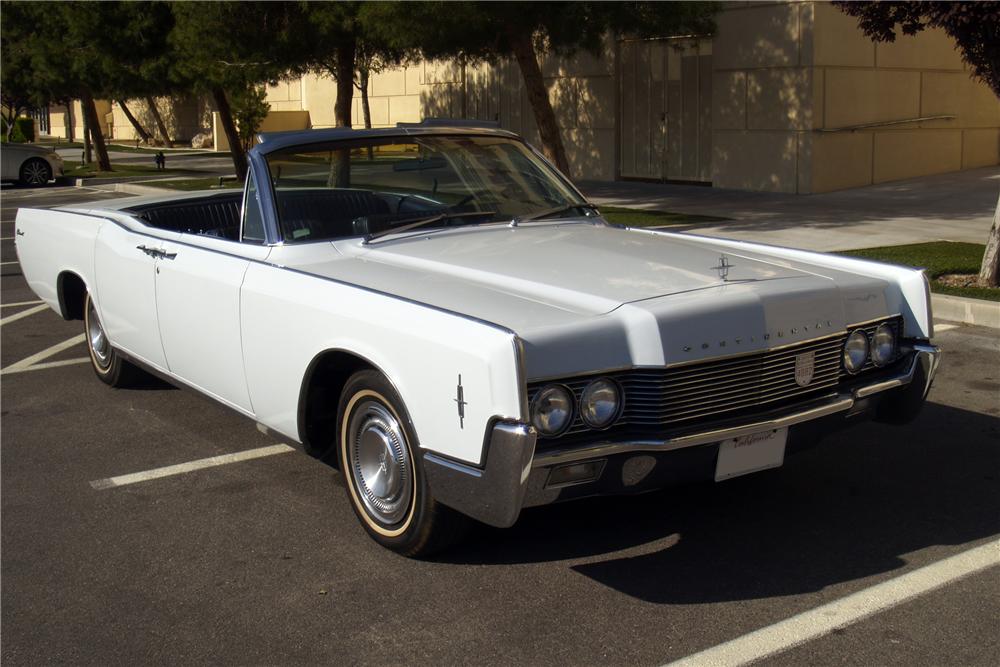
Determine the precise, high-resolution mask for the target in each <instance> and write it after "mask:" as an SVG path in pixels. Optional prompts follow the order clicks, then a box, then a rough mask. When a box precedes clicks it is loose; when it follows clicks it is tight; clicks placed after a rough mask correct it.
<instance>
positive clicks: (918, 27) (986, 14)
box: [834, 2, 1000, 287]
mask: <svg viewBox="0 0 1000 667" xmlns="http://www.w3.org/2000/svg"><path fill="white" fill-rule="evenodd" d="M834 4H835V5H836V6H837V8H838V9H840V11H842V12H844V13H845V14H847V15H849V16H853V17H855V18H857V19H858V27H860V28H861V30H862V31H863V32H864V33H865V34H866V35H868V37H870V38H871V39H872V40H873V41H876V42H894V41H895V40H896V37H897V35H898V33H902V34H903V35H916V34H917V33H919V32H921V31H923V30H926V29H928V28H940V29H941V30H944V31H945V33H947V35H948V36H949V37H951V38H952V39H953V40H955V44H956V45H957V46H958V50H959V52H960V53H961V54H962V59H963V60H964V61H965V62H966V63H968V64H969V67H970V68H971V69H972V76H973V77H975V78H977V79H979V80H980V81H982V82H984V83H985V84H986V85H987V86H989V87H990V88H991V89H992V90H993V93H994V94H995V95H997V96H998V97H1000V2H834ZM979 280H980V282H981V283H982V284H983V285H986V286H988V287H997V286H998V284H1000V200H998V201H997V208H996V210H995V211H994V213H993V226H992V227H991V228H990V235H989V238H988V239H987V241H986V252H985V253H984V254H983V263H982V267H981V268H980V270H979Z"/></svg>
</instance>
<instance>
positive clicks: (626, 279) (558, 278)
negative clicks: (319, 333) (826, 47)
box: [338, 222, 811, 315]
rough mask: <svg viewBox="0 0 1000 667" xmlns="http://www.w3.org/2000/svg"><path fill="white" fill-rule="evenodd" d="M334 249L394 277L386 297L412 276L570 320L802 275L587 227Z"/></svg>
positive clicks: (445, 235)
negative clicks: (528, 304) (512, 299)
mask: <svg viewBox="0 0 1000 667" xmlns="http://www.w3.org/2000/svg"><path fill="white" fill-rule="evenodd" d="M338 249H339V250H340V251H341V252H342V253H343V254H344V255H346V256H348V257H354V258H355V259H357V260H359V261H360V262H361V263H364V264H367V265H369V266H370V268H372V269H374V268H375V267H379V269H380V271H377V272H374V273H378V274H379V275H386V271H387V270H388V271H389V272H390V274H394V275H397V276H398V280H397V282H398V284H397V285H395V286H393V285H389V284H383V285H381V286H380V288H382V289H387V290H388V291H393V292H395V293H399V292H400V291H402V292H406V291H408V288H412V285H413V280H414V277H415V276H417V275H419V276H423V277H428V276H436V277H438V278H440V279H441V281H440V283H441V285H442V288H444V289H446V286H447V285H448V284H457V283H459V282H461V283H464V284H465V285H475V286H478V287H481V288H485V289H487V290H490V291H494V292H502V293H505V294H508V295H512V296H516V297H520V298H522V299H526V300H530V301H532V302H535V303H540V304H545V305H547V306H551V307H554V308H558V309H560V310H563V311H569V312H571V313H575V314H578V315H601V314H604V313H608V312H610V311H612V310H615V309H616V308H618V307H620V306H621V305H622V304H625V303H631V302H636V301H643V300H646V299H653V298H656V297H661V296H667V295H673V294H679V293H683V292H693V291H696V290H703V289H707V288H713V287H718V286H720V285H732V284H738V283H753V282H760V281H772V280H794V279H797V278H803V277H808V276H810V275H811V274H809V273H806V272H804V271H801V270H797V269H794V268H789V267H787V266H780V265H778V264H775V263H770V262H768V261H766V260H763V259H760V258H750V257H747V256H742V255H738V254H735V253H730V252H727V253H725V259H723V256H722V254H721V253H720V252H719V251H718V250H716V249H713V248H710V247H706V246H704V245H703V244H700V243H699V242H698V241H697V240H694V239H692V240H690V241H688V240H682V239H678V238H677V237H666V236H653V235H636V234H630V233H628V232H625V231H623V230H621V229H619V228H615V227H609V226H605V225H602V224H596V225H595V224H592V223H591V222H571V223H562V224H552V223H540V224H527V225H520V226H517V227H508V226H503V227H500V226H494V227H479V228H464V229H455V230H448V231H435V232H433V233H426V232H424V233H421V234H417V235H411V236H407V237H405V238H398V237H397V238H388V239H380V240H378V241H375V242H372V243H370V244H368V245H362V244H360V243H358V242H356V241H354V242H349V243H343V244H338ZM723 264H726V265H729V266H728V267H726V268H720V267H722V266H723ZM393 269H395V270H398V271H392V270H393ZM366 273H367V271H366Z"/></svg>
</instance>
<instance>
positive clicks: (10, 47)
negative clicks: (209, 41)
mask: <svg viewBox="0 0 1000 667" xmlns="http://www.w3.org/2000/svg"><path fill="white" fill-rule="evenodd" d="M170 29H171V19H170V10H169V7H168V5H167V4H166V3H164V2H146V3H128V2H101V3H91V2H61V3H30V2H6V3H4V20H3V43H4V67H3V68H2V72H3V88H4V89H5V93H4V94H5V97H6V96H8V95H9V96H10V98H11V104H12V106H14V105H15V104H16V102H15V100H19V101H20V102H19V103H20V104H22V105H25V104H30V105H32V106H42V105H45V104H49V103H52V102H62V103H68V102H69V101H70V100H72V99H80V100H83V101H84V103H85V107H86V108H84V116H85V118H86V119H87V123H86V124H87V125H88V126H89V130H90V134H91V137H93V139H94V143H95V145H96V146H97V150H98V161H99V163H100V167H101V169H103V170H110V168H111V162H110V159H109V158H108V155H107V149H106V147H105V146H104V137H103V135H101V132H100V128H99V127H95V125H98V124H99V120H100V119H98V118H97V112H96V108H95V107H94V106H93V104H92V100H93V99H94V98H106V99H118V98H124V97H130V96H136V95H142V94H147V93H151V92H157V93H164V92H168V90H166V89H164V86H165V85H166V82H167V78H166V72H167V69H168V66H169V62H170V55H169V49H168V46H167V41H166V35H167V33H169V32H170ZM5 104H6V102H5Z"/></svg>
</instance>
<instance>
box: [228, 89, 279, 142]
mask: <svg viewBox="0 0 1000 667" xmlns="http://www.w3.org/2000/svg"><path fill="white" fill-rule="evenodd" d="M229 97H230V101H231V103H232V109H233V120H234V121H236V129H237V133H238V134H239V136H240V145H241V146H242V147H243V150H244V151H248V150H250V149H251V148H253V144H254V139H255V137H256V136H257V131H258V130H259V129H260V125H261V123H263V122H264V119H265V118H267V112H268V111H270V109H271V105H270V104H268V103H267V91H266V90H265V89H264V86H260V85H250V86H247V87H246V88H245V89H243V90H233V91H232V92H231V93H230V95H229Z"/></svg>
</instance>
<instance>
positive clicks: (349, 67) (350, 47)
mask: <svg viewBox="0 0 1000 667" xmlns="http://www.w3.org/2000/svg"><path fill="white" fill-rule="evenodd" d="M354 50H355V43H354V40H353V39H351V40H344V41H343V42H342V43H340V44H338V45H337V62H336V64H335V70H334V73H333V75H334V78H335V79H336V80H337V101H336V103H335V104H334V106H333V115H334V117H335V119H336V123H337V126H338V127H351V102H353V98H354Z"/></svg>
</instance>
